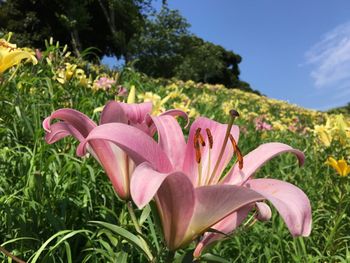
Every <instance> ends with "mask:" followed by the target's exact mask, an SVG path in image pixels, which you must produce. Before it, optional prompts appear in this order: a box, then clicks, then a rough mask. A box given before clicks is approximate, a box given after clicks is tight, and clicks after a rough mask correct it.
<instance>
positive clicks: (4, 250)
mask: <svg viewBox="0 0 350 263" xmlns="http://www.w3.org/2000/svg"><path fill="white" fill-rule="evenodd" d="M0 251H1V252H2V253H4V254H5V255H6V256H8V257H9V258H11V259H12V260H14V261H16V262H17V263H26V262H25V261H23V260H22V259H19V258H18V257H16V256H14V255H12V254H11V253H10V252H8V251H7V250H6V249H5V248H3V247H2V246H0Z"/></svg>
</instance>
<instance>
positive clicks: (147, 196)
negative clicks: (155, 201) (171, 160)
mask: <svg viewBox="0 0 350 263" xmlns="http://www.w3.org/2000/svg"><path fill="white" fill-rule="evenodd" d="M169 174H170V173H159V172H157V171H155V170H154V169H153V168H152V166H151V165H150V164H149V163H142V164H140V165H138V166H137V167H136V169H135V171H134V173H133V175H132V178H131V183H130V192H131V197H132V199H133V200H134V203H135V204H136V205H137V207H138V208H140V209H142V208H143V207H144V206H145V205H146V204H148V203H149V202H150V201H151V200H152V198H153V197H154V196H155V195H156V194H157V191H158V189H159V187H160V186H161V184H162V183H163V181H164V180H165V179H166V178H167V177H168V175H169ZM145 182H147V183H145Z"/></svg>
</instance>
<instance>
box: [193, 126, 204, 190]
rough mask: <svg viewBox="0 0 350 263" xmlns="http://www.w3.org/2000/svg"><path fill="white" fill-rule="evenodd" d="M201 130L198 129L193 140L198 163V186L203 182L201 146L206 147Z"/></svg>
mask: <svg viewBox="0 0 350 263" xmlns="http://www.w3.org/2000/svg"><path fill="white" fill-rule="evenodd" d="M201 130H202V129H201V128H198V129H197V130H196V133H195V135H194V140H193V142H194V149H195V151H196V162H197V163H198V185H200V184H201V182H202V164H201V160H202V155H201V145H202V147H204V146H205V142H204V139H203V136H202V134H201Z"/></svg>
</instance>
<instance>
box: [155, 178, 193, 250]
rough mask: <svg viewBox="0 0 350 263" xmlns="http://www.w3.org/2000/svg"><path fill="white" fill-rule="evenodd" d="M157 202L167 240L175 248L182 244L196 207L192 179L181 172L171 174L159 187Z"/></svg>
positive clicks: (170, 247)
mask: <svg viewBox="0 0 350 263" xmlns="http://www.w3.org/2000/svg"><path fill="white" fill-rule="evenodd" d="M156 202H157V205H158V211H159V214H160V218H161V221H162V225H163V232H164V238H165V241H166V243H167V246H168V248H169V249H170V250H175V249H177V248H178V247H179V246H181V244H182V241H183V238H184V235H185V233H186V231H187V230H188V226H189V224H190V221H191V218H192V215H193V211H194V207H195V193H194V188H193V185H192V183H191V181H190V180H189V179H188V177H187V176H186V175H185V174H183V173H181V172H174V173H172V174H170V175H169V176H167V177H166V179H165V180H164V181H163V183H162V185H161V187H160V188H159V190H158V193H157V196H156Z"/></svg>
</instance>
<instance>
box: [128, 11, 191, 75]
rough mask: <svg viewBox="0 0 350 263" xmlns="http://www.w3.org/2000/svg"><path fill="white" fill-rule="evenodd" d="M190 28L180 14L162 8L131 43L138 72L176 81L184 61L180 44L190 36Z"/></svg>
mask: <svg viewBox="0 0 350 263" xmlns="http://www.w3.org/2000/svg"><path fill="white" fill-rule="evenodd" d="M188 28H189V24H188V23H187V21H186V20H185V19H184V18H183V17H182V16H181V15H180V13H179V11H177V10H170V9H169V8H168V7H167V6H166V5H163V8H162V9H161V11H160V12H159V13H158V14H156V15H155V16H154V17H153V18H152V19H149V20H147V21H146V24H145V27H144V28H143V30H142V31H141V33H140V34H139V35H138V36H137V37H136V38H134V40H133V42H132V43H133V52H132V53H133V56H132V59H133V60H134V61H135V63H134V66H135V68H136V69H137V70H139V71H141V72H144V73H146V74H148V75H150V76H153V77H165V78H169V77H173V76H174V75H175V67H176V66H177V65H178V64H179V63H181V60H182V59H183V58H182V52H181V49H182V47H181V43H180V41H179V40H180V39H181V38H182V37H184V36H188V35H189V31H188Z"/></svg>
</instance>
